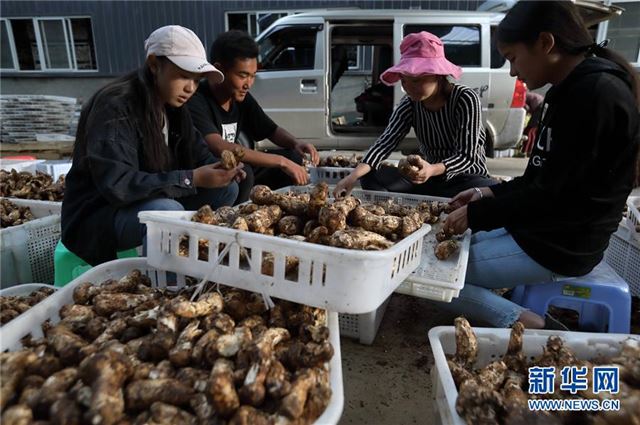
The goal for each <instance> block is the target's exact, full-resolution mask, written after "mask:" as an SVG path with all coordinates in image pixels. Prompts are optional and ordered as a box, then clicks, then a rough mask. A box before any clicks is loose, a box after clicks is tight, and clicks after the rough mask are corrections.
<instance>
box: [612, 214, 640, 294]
mask: <svg viewBox="0 0 640 425" xmlns="http://www.w3.org/2000/svg"><path fill="white" fill-rule="evenodd" d="M604 259H605V261H606V262H607V264H609V265H610V266H611V268H612V269H613V270H615V272H616V273H618V275H619V276H620V277H621V278H622V279H624V280H625V282H627V283H628V284H629V291H630V292H631V294H632V295H635V296H637V297H640V241H639V240H638V239H636V238H635V237H634V235H633V232H632V231H631V230H630V229H629V228H628V227H627V226H624V225H620V226H618V230H617V231H616V232H615V233H614V234H613V235H611V239H609V247H608V248H607V250H606V251H605V252H604Z"/></svg>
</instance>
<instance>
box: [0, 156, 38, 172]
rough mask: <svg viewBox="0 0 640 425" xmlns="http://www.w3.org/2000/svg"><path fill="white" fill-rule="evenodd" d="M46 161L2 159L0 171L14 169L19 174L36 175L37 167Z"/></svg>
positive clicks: (0, 160)
mask: <svg viewBox="0 0 640 425" xmlns="http://www.w3.org/2000/svg"><path fill="white" fill-rule="evenodd" d="M44 161H45V160H44V159H0V169H1V170H6V171H11V169H14V170H16V171H17V172H19V173H20V172H22V171H27V172H29V173H31V174H35V173H36V167H37V165H38V164H39V163H41V162H44Z"/></svg>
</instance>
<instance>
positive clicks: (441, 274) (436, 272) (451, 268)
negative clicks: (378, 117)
mask: <svg viewBox="0 0 640 425" xmlns="http://www.w3.org/2000/svg"><path fill="white" fill-rule="evenodd" d="M309 190H311V186H290V187H285V188H282V189H279V190H277V192H293V193H304V192H308V191H309ZM332 190H333V188H330V190H329V191H330V193H331V191H332ZM351 194H352V195H353V196H355V197H356V198H358V199H361V200H364V201H366V202H385V201H387V200H392V201H395V202H396V203H398V204H402V205H412V206H413V205H418V204H419V203H421V202H425V201H439V202H448V201H449V199H448V198H440V197H437V196H424V195H412V194H409V193H393V192H378V191H373V190H361V189H354V190H353V191H352V192H351ZM441 228H442V222H438V223H436V224H434V225H433V226H432V229H431V231H430V232H429V233H427V234H426V235H425V237H424V242H423V244H422V256H421V260H420V265H419V266H418V267H417V268H416V269H415V270H414V271H413V273H411V274H410V275H409V276H408V277H407V279H406V280H405V281H404V282H402V284H401V285H400V286H399V287H398V288H397V289H396V292H398V293H401V294H405V295H411V296H414V297H418V298H425V299H430V300H435V301H444V302H451V300H452V299H453V298H456V297H457V296H458V295H459V294H460V290H461V289H462V288H463V286H464V279H465V276H466V274H467V263H468V262H469V244H470V242H471V231H467V232H466V233H464V235H462V237H461V238H460V240H459V244H460V249H459V250H458V252H456V253H455V254H454V255H452V256H451V257H449V258H448V259H447V260H444V261H442V260H438V259H437V258H436V256H435V254H434V247H435V246H436V244H437V243H438V242H437V241H436V233H437V232H438V231H439V230H440V229H441Z"/></svg>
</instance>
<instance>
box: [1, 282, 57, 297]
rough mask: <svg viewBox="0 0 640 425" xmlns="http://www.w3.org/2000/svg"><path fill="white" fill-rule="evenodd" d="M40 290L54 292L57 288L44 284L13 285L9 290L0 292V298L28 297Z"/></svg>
mask: <svg viewBox="0 0 640 425" xmlns="http://www.w3.org/2000/svg"><path fill="white" fill-rule="evenodd" d="M40 288H49V289H53V290H54V291H56V290H58V289H59V288H58V287H56V286H53V285H47V284H46V283H23V284H21V285H15V286H12V287H10V288H5V289H2V290H0V297H16V296H23V295H29V294H30V293H32V292H33V291H37V290H38V289H40Z"/></svg>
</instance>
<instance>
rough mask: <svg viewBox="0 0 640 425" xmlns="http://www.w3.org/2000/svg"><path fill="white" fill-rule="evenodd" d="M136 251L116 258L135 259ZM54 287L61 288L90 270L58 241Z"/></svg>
mask: <svg viewBox="0 0 640 425" xmlns="http://www.w3.org/2000/svg"><path fill="white" fill-rule="evenodd" d="M137 256H138V251H137V250H136V249H135V248H132V249H127V250H125V251H119V252H118V258H132V257H137ZM53 267H54V274H55V275H54V286H57V287H63V286H64V285H66V284H67V283H69V282H71V281H72V280H73V279H75V278H77V277H78V276H80V275H82V274H83V273H84V272H86V271H87V270H90V269H91V267H92V266H91V265H90V264H89V263H87V262H86V261H84V260H83V259H82V258H80V257H78V256H77V255H76V254H74V253H73V252H71V251H69V250H68V249H67V247H66V246H64V245H63V244H62V241H58V244H57V245H56V250H55V251H54V253H53Z"/></svg>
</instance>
